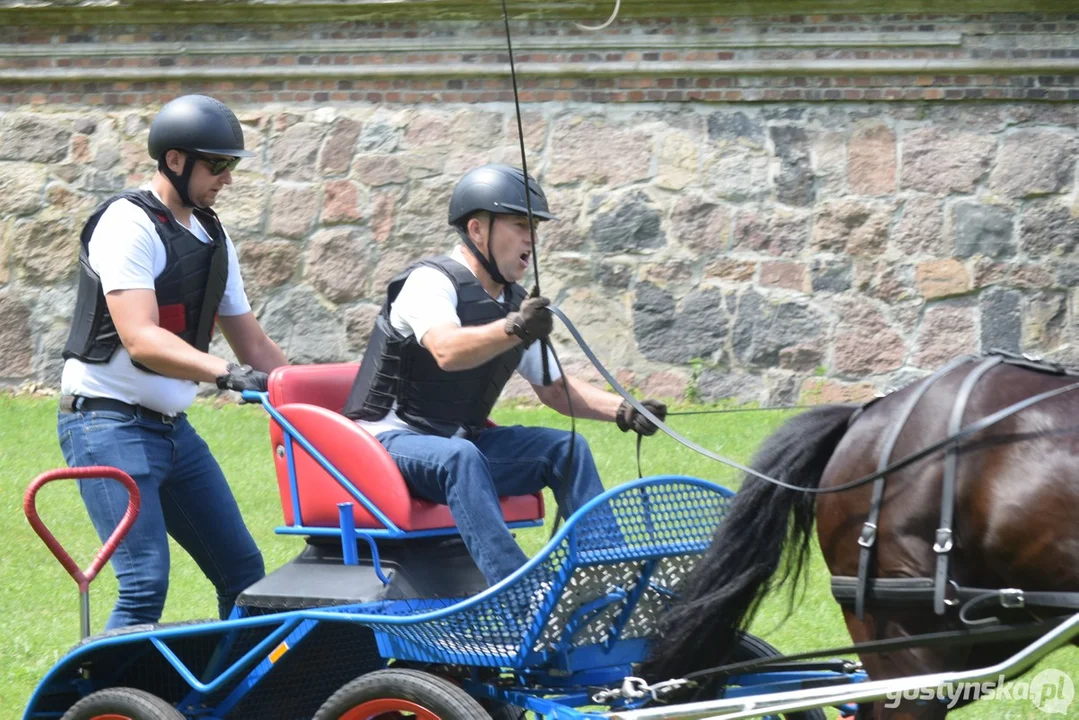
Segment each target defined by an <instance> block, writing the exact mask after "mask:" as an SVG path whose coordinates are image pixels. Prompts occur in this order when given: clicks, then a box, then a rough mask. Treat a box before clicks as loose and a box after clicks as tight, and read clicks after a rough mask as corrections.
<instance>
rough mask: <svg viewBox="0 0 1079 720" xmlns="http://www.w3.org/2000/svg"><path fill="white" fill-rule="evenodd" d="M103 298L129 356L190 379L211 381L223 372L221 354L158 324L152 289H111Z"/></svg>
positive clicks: (146, 364) (151, 366)
mask: <svg viewBox="0 0 1079 720" xmlns="http://www.w3.org/2000/svg"><path fill="white" fill-rule="evenodd" d="M105 302H106V304H107V305H108V308H109V314H110V315H111V316H112V321H113V324H115V325H116V331H117V332H118V333H119V335H120V341H121V342H122V343H123V344H124V348H125V349H126V350H127V352H128V354H129V355H131V358H132V359H133V360H136V361H138V362H139V363H141V364H143V365H145V366H146V367H148V368H150V369H151V370H154V371H155V372H158V373H161V374H162V375H165V376H168V377H174V378H180V379H182V380H193V381H194V382H209V383H212V382H214V379H215V378H216V377H217V376H219V375H224V374H225V373H226V372H227V370H226V365H227V364H228V363H227V362H226V361H225V360H224V359H223V358H219V357H214V356H213V355H210V354H208V353H204V352H201V351H199V350H196V349H195V348H194V347H192V346H191V345H189V344H187V343H186V342H184V341H183V340H182V339H180V337H179V336H178V335H176V334H174V333H172V332H170V331H168V330H166V329H165V328H163V327H161V325H160V324H159V323H160V319H159V317H158V312H157V295H156V294H155V293H154V291H153V290H146V289H141V288H139V289H131V290H113V291H112V292H110V293H108V294H107V295H106V296H105Z"/></svg>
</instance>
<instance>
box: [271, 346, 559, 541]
mask: <svg viewBox="0 0 1079 720" xmlns="http://www.w3.org/2000/svg"><path fill="white" fill-rule="evenodd" d="M359 368H360V366H359V363H330V364H323V365H287V366H284V367H280V368H278V369H276V370H274V371H273V372H272V373H270V382H269V394H270V404H271V405H273V406H274V408H276V409H277V411H278V412H280V413H281V415H282V416H283V417H284V418H285V419H286V420H287V421H288V422H289V423H291V424H292V426H293V427H294V428H295V429H296V432H297V433H299V434H300V435H301V436H302V437H303V438H305V439H306V440H307V441H308V442H309V443H311V445H312V446H314V448H315V450H317V451H318V452H319V453H321V454H322V456H323V457H324V458H325V459H326V460H327V461H328V462H329V463H330V464H331V465H332V466H333V467H335V468H336V469H337V471H338V472H340V473H341V474H342V475H343V476H344V477H345V478H347V479H348V480H349V481H350V482H351V483H352V484H353V485H354V486H355V487H356V488H357V489H358V490H359V491H360V492H361V493H363V494H364V495H365V496H366V497H367V498H368V499H370V500H371V502H372V503H374V505H375V506H376V507H377V508H378V509H379V510H381V511H382V512H383V513H384V514H385V515H386V516H387V517H388V518H389V519H390V520H391V521H392V522H393V523H394V524H395V525H397V527H399V528H401V529H402V530H406V531H416V530H436V529H452V528H455V527H456V524H455V523H454V521H453V516H452V515H451V514H450V509H449V508H448V507H447V506H445V505H439V504H437V503H432V502H429V501H427V500H421V499H419V498H414V497H412V496H411V495H410V494H409V492H408V486H407V485H405V480H404V478H402V477H401V473H400V471H398V469H397V466H396V465H395V464H394V462H393V459H392V458H391V457H390V455H389V453H387V452H386V449H385V448H383V447H382V445H381V444H380V443H379V442H378V440H376V439H375V438H374V437H373V436H372V435H370V434H369V433H368V432H366V431H365V430H363V429H362V428H360V426H358V425H357V424H356V423H354V422H353V421H351V420H349V419H348V418H346V417H345V416H344V415H342V414H341V413H340V410H341V408H343V407H344V405H345V399H346V398H347V396H348V392H349V390H350V389H351V388H352V382H353V380H355V378H356V373H357V372H358V371H359ZM284 438H285V433H284V431H283V429H282V428H281V426H280V425H278V424H277V423H276V422H275V421H274V420H273V419H271V420H270V440H271V443H272V447H273V451H274V466H275V467H276V469H277V487H278V490H279V491H280V493H281V507H282V510H283V511H284V517H285V524H286V525H297V524H299V521H300V520H302V524H303V525H304V526H306V527H329V528H336V527H338V526H339V516H338V510H337V503H339V502H352V503H353V515H354V516H355V520H356V527H357V528H360V529H380V528H382V527H384V526H383V524H382V523H380V522H379V521H378V520H377V519H376V518H375V517H374V516H373V515H371V513H370V512H368V511H367V509H366V508H364V507H363V505H362V504H360V502H359V501H358V500H356V499H355V498H354V497H353V496H352V495H350V494H349V493H348V492H347V491H346V490H345V489H344V488H343V487H341V484H340V483H339V482H338V481H337V480H336V479H334V477H333V476H332V475H331V474H330V473H328V472H327V471H326V470H324V469H323V467H322V466H321V465H320V464H319V463H318V461H316V460H315V459H314V458H312V457H311V455H310V454H308V452H307V451H306V450H304V449H303V447H302V446H301V445H300V444H299V443H298V442H296V441H295V439H294V440H293V443H292V452H293V456H294V459H295V466H296V485H297V491H298V493H297V494H298V495H299V504H300V517H299V518H297V517H296V513H295V511H294V508H293V506H292V491H291V488H290V486H289V472H288V459H287V456H286V453H285V450H284V442H285V439H284ZM502 514H503V516H504V517H505V519H506V522H524V521H533V520H542V519H543V495H542V493H536V494H534V495H522V496H514V497H504V498H502Z"/></svg>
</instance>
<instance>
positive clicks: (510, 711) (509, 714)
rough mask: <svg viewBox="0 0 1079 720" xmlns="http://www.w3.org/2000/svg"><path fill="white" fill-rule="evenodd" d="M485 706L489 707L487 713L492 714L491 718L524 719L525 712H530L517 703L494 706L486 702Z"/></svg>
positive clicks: (502, 719) (500, 719)
mask: <svg viewBox="0 0 1079 720" xmlns="http://www.w3.org/2000/svg"><path fill="white" fill-rule="evenodd" d="M484 707H486V708H487V714H488V715H490V716H491V720H524V718H525V713H527V712H528V711H527V710H525V709H524V708H519V707H517V706H516V705H499V706H498V707H492V706H491V705H490V704H489V703H485V704H484Z"/></svg>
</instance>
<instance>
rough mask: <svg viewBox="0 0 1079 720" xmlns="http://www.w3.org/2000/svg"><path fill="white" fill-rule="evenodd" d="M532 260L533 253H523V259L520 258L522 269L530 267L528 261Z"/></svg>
mask: <svg viewBox="0 0 1079 720" xmlns="http://www.w3.org/2000/svg"><path fill="white" fill-rule="evenodd" d="M531 258H532V253H530V252H523V253H521V257H520V261H521V267H522V268H527V267H528V261H529V260H530V259H531Z"/></svg>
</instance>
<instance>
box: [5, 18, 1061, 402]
mask: <svg viewBox="0 0 1079 720" xmlns="http://www.w3.org/2000/svg"><path fill="white" fill-rule="evenodd" d="M60 5H62V3H46V4H45V5H44V6H43V7H42V8H39V9H37V10H33V9H25V8H16V7H14V4H13V3H3V2H0V18H3V19H2V20H0V113H2V114H0V170H2V172H0V238H2V240H0V368H2V369H0V376H2V377H4V378H6V379H7V380H8V381H14V382H19V381H22V380H26V379H34V380H36V381H39V382H44V383H47V384H56V383H57V381H58V377H59V369H60V367H61V364H62V361H61V360H60V357H59V351H60V349H61V347H62V345H63V341H64V339H65V337H66V333H67V328H68V324H69V322H70V313H71V310H72V307H73V299H74V287H75V282H74V272H75V256H76V254H77V247H78V239H77V238H78V230H79V228H80V227H81V224H82V222H83V221H84V219H85V218H86V217H87V216H88V214H89V212H90V211H91V210H92V208H93V207H94V206H95V205H96V204H97V203H98V202H100V201H101V200H103V199H105V198H107V197H109V196H110V195H111V194H112V193H114V192H116V191H117V190H119V189H121V188H123V187H125V186H130V185H135V184H138V183H142V182H145V181H146V180H147V179H148V177H149V174H150V173H151V172H152V170H153V165H152V161H150V160H149V158H147V156H146V151H145V146H146V133H147V130H148V125H149V121H150V120H151V119H152V117H153V114H154V112H156V110H157V109H159V108H160V106H161V104H162V103H163V102H166V101H167V100H169V99H171V98H172V97H175V96H177V95H179V94H183V93H187V92H205V93H208V94H212V95H214V96H216V97H219V98H221V99H222V100H224V101H226V102H228V103H229V104H230V105H232V106H233V107H235V108H236V109H237V110H238V112H239V114H240V116H241V119H242V120H243V122H244V130H245V136H246V138H247V141H248V144H249V147H253V148H254V149H255V150H256V152H257V153H258V158H257V159H256V160H254V161H250V162H245V163H244V164H242V165H241V166H240V170H239V171H238V172H237V173H235V183H234V185H233V186H232V187H231V188H229V189H228V190H226V191H225V193H223V197H222V199H221V201H220V202H221V204H220V206H219V208H218V209H219V210H220V213H221V215H222V217H223V219H224V220H225V222H226V226H227V227H228V228H229V229H230V232H231V233H232V235H233V238H234V239H235V240H236V242H237V246H238V248H239V252H240V255H241V260H242V263H243V266H244V277H245V282H246V283H247V288H248V292H249V294H250V295H251V297H252V300H253V302H254V305H255V309H256V312H257V313H258V315H259V317H260V319H261V320H262V322H263V324H264V325H265V327H267V329H268V330H269V332H270V333H271V335H272V336H274V337H275V338H276V339H278V340H279V341H280V342H281V344H282V346H283V347H285V348H286V350H287V352H288V353H289V356H290V358H291V359H292V360H293V361H294V362H325V361H333V360H347V359H355V358H358V357H359V356H360V353H361V352H362V348H363V345H364V342H365V341H366V336H367V333H368V332H369V330H370V326H371V322H372V320H373V317H374V315H375V313H376V312H377V310H378V306H379V303H380V302H381V297H382V293H383V292H384V288H385V284H386V281H387V280H388V278H390V277H391V276H392V275H393V274H395V273H396V272H397V271H399V270H400V269H401V268H403V267H404V266H405V265H406V264H407V263H408V262H409V261H411V260H413V259H415V258H418V257H421V256H423V255H425V254H428V253H434V252H440V251H443V250H445V249H447V248H448V247H450V246H451V245H452V242H453V239H452V237H451V236H450V234H449V233H448V232H447V230H448V228H447V227H446V224H445V214H446V203H447V200H448V197H449V192H450V190H451V189H452V186H453V183H454V182H455V181H456V179H457V178H458V177H459V176H460V175H461V174H462V173H463V172H465V171H466V170H467V169H468V168H470V167H473V166H474V165H476V164H479V163H482V162H487V161H503V162H510V163H513V164H519V161H520V158H519V150H518V148H517V130H516V120H515V117H514V113H513V105H512V92H511V91H510V89H509V84H508V64H507V62H506V53H505V48H504V46H503V43H504V36H503V35H502V34H501V32H502V28H501V24H500V21H499V18H498V17H497V15H493V16H492V15H490V13H489V10H490V8H487V7H486V6H485V5H474V4H468V3H458V4H451V3H436V4H434V5H432V4H427V3H422V4H416V3H405V4H403V5H402V6H394V9H393V10H392V12H394V13H395V14H396V16H395V17H393V18H386V17H382V16H380V15H379V13H380V12H386V9H385V7H386V6H382V8H379V7H376V6H374V5H371V4H369V3H363V2H352V3H343V4H340V5H334V6H305V5H302V4H292V5H287V6H248V5H246V4H244V3H232V4H224V5H218V6H216V7H217V11H216V12H215V17H216V18H217V19H218V20H219V23H218V24H213V25H209V24H203V23H200V22H197V21H200V20H201V18H200V15H199V12H200V6H199V4H198V3H191V2H184V3H172V4H169V5H161V4H158V3H153V2H143V3H128V4H125V5H122V6H120V7H119V8H114V7H89V8H66V7H65V8H61V7H59V6H60ZM779 5H783V4H781V3H771V4H769V5H767V6H761V7H762V9H764V10H766V11H768V12H771V13H772V14H770V15H746V16H736V15H734V14H733V13H734V8H735V6H734V5H732V14H731V15H730V16H724V17H714V16H711V15H709V14H707V13H711V12H714V11H715V10H714V8H715V7H716V5H715V3H711V4H704V3H700V4H695V3H691V2H686V3H681V4H677V5H673V6H672V9H671V10H670V16H669V17H665V18H657V17H651V16H650V15H649V13H650V12H651V10H650V9H649V8H648V7H647V5H646V4H644V3H638V2H628V3H624V7H625V11H624V13H625V14H624V15H622V16H620V18H619V19H618V20H617V21H616V22H615V23H614V24H613V25H612V26H611V27H610V28H608V30H607V31H605V32H603V33H599V34H593V33H586V32H584V31H580V30H577V29H575V27H574V25H573V24H572V22H571V21H570V20H571V18H563V17H560V16H556V15H555V12H556V11H557V4H553V3H552V4H549V5H541V6H538V8H539V9H538V10H536V13H535V14H536V15H537V17H534V18H533V19H531V20H528V21H527V22H526V21H524V20H520V19H518V20H515V21H514V23H513V32H514V41H515V57H516V59H517V61H518V63H519V64H520V65H519V73H520V76H521V77H520V80H521V98H522V101H523V108H522V109H523V111H524V116H525V117H524V119H525V134H526V141H527V152H528V160H529V166H530V169H531V170H532V172H533V174H535V175H536V176H537V177H538V178H539V179H540V181H541V182H542V183H543V185H544V187H545V188H546V189H547V191H548V193H549V195H550V197H551V201H552V204H553V206H554V208H555V210H556V212H557V213H558V214H559V216H560V218H561V220H560V221H559V222H558V223H556V224H548V225H546V226H544V228H543V234H542V238H541V253H540V268H541V277H540V279H541V283H542V287H543V289H544V292H545V293H546V294H548V295H550V296H552V298H554V299H555V301H556V302H557V303H558V304H560V305H561V306H562V307H563V309H564V310H565V311H566V312H567V313H568V314H569V316H570V317H571V318H572V319H573V320H574V321H575V322H576V323H577V324H578V325H579V326H580V327H581V329H582V331H583V332H584V334H585V336H586V338H587V339H588V340H589V342H590V343H592V344H593V345H594V347H595V348H596V349H597V351H598V353H599V355H600V357H601V358H602V359H603V360H604V362H606V363H608V364H609V366H610V367H611V368H612V369H615V370H618V371H619V372H620V373H621V377H622V378H623V379H625V380H627V381H631V382H632V383H634V384H636V385H638V386H640V387H641V388H642V389H643V390H645V391H646V392H649V393H659V394H664V395H671V396H680V395H683V394H684V393H686V391H687V387H689V389H690V392H691V394H692V395H694V396H695V397H700V398H701V399H704V400H712V399H719V398H725V397H734V398H737V399H739V400H754V401H761V402H769V403H782V402H794V401H795V400H798V399H799V398H800V399H802V400H803V401H814V400H835V399H841V398H865V397H868V396H871V395H872V393H873V392H874V391H877V390H882V389H887V388H889V387H894V386H896V385H898V384H901V383H903V382H906V381H908V380H909V379H911V378H913V377H917V376H919V375H921V374H923V373H924V372H926V371H927V370H930V369H932V368H935V367H937V366H938V365H940V364H941V363H942V362H944V361H945V360H946V359H948V358H949V357H951V356H953V355H955V354H959V353H963V352H971V351H978V350H981V349H989V348H992V347H1000V348H1004V349H1009V350H1013V351H1023V352H1030V353H1036V354H1042V355H1048V356H1049V357H1052V358H1057V359H1061V360H1064V361H1072V362H1079V353H1075V352H1074V348H1075V347H1076V344H1075V343H1076V338H1074V337H1073V335H1074V334H1075V327H1076V323H1075V319H1074V318H1075V315H1074V313H1075V309H1074V307H1073V305H1074V303H1073V302H1072V297H1071V293H1072V291H1071V288H1072V287H1073V286H1074V284H1075V282H1074V279H1075V278H1076V277H1077V276H1079V260H1077V259H1076V257H1075V248H1076V244H1077V243H1079V220H1077V216H1079V201H1077V199H1076V198H1077V189H1076V158H1077V150H1079V144H1077V142H1079V139H1077V131H1079V110H1077V108H1079V105H1077V104H1076V100H1079V85H1076V84H1075V79H1076V75H1077V70H1079V47H1077V43H1076V41H1075V37H1076V33H1077V30H1079V15H1074V14H1071V15H1069V14H1067V13H1064V12H1058V11H1056V10H1058V8H1057V7H1055V6H1054V4H1053V3H1045V4H1041V5H1029V4H1028V5H1027V7H1028V8H1033V11H1029V12H1025V13H995V14H984V13H975V12H973V11H968V12H961V11H960V10H958V9H957V10H956V11H954V13H953V14H947V15H939V14H938V15H928V14H914V13H904V12H895V13H892V14H871V15H867V14H857V15H852V14H847V13H846V12H844V13H842V14H820V15H816V14H808V13H810V12H812V11H813V10H812V7H811V6H810V5H809V4H807V3H787V4H786V5H787V6H789V7H790V12H789V13H788V14H784V13H782V12H779V11H778V6H779ZM817 5H818V6H820V5H821V4H820V3H818V4H817ZM838 5H842V3H832V4H831V6H829V7H828V8H826V9H827V10H835V7H836V6H838ZM847 5H851V4H849V3H848V4H847ZM706 6H707V7H708V8H710V9H707V10H702V8H705V7H706ZM858 6H859V7H870V6H869V5H867V4H865V3H860V4H858ZM739 7H740V6H739ZM552 8H554V9H552ZM436 10H437V12H436ZM609 10H610V8H609V7H607V6H599V5H597V6H595V7H594V9H593V10H590V9H589V8H585V9H584V10H582V13H583V14H588V13H587V12H585V11H588V12H593V11H594V16H591V17H590V21H594V20H595V18H596V17H599V16H601V15H604V14H605V13H606V12H608V11H609ZM798 10H804V11H805V13H806V14H794V12H795V11H798ZM896 10H897V11H898V10H902V8H896ZM439 12H441V13H443V14H442V15H440V14H439ZM170 13H171V14H170ZM410 13H411V14H410ZM417 13H424V16H422V17H421V16H418V15H417ZM304 15H306V17H303V16H304ZM573 19H578V20H580V19H582V18H581V17H578V18H573ZM136 20H137V21H138V22H135V21H136ZM559 340H560V348H561V349H562V355H563V357H564V358H565V360H566V361H567V362H568V363H569V364H570V365H571V366H572V367H574V368H577V369H578V370H579V371H581V372H585V373H587V372H588V370H587V369H586V368H585V367H584V364H583V362H582V361H581V356H580V353H579V352H578V351H576V350H575V348H574V347H573V346H572V344H571V343H570V342H569V338H568V335H566V334H565V333H560V335H559ZM222 351H223V350H222ZM592 377H595V376H594V375H592ZM516 391H522V388H520V387H519V386H518V387H517V388H516Z"/></svg>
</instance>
